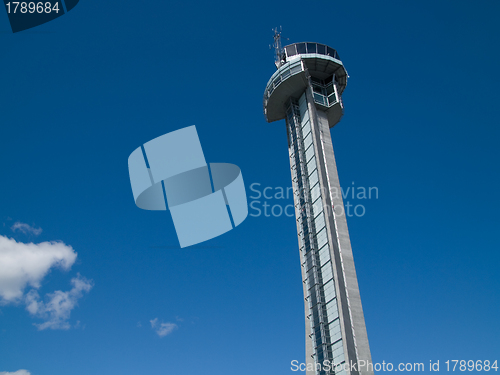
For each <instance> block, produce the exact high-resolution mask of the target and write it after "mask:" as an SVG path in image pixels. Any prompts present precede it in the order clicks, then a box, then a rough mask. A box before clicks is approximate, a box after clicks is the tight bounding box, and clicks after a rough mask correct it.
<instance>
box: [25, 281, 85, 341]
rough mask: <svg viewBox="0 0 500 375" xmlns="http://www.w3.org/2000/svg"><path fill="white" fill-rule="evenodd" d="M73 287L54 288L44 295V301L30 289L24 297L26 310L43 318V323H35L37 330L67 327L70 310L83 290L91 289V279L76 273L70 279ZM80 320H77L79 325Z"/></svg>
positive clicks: (68, 325)
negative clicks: (65, 290) (67, 289)
mask: <svg viewBox="0 0 500 375" xmlns="http://www.w3.org/2000/svg"><path fill="white" fill-rule="evenodd" d="M71 284H73V288H72V289H71V290H70V291H68V292H63V291H61V290H56V291H55V292H54V293H49V294H47V295H46V301H45V302H44V301H41V300H40V296H39V295H38V292H37V291H36V290H34V289H32V290H31V291H30V292H29V293H28V294H27V295H26V298H25V302H26V310H28V311H29V313H30V314H31V315H33V316H36V317H38V318H41V319H43V320H45V322H44V323H41V324H35V326H37V327H38V330H39V331H42V330H44V329H69V328H70V327H71V326H70V324H69V323H68V320H69V318H70V314H71V310H73V309H74V308H75V306H76V305H77V302H78V299H80V298H81V297H83V293H84V292H89V291H90V289H92V286H93V283H92V280H87V279H86V278H84V277H82V276H80V274H78V276H77V277H75V278H73V279H72V280H71ZM79 324H80V322H77V326H79Z"/></svg>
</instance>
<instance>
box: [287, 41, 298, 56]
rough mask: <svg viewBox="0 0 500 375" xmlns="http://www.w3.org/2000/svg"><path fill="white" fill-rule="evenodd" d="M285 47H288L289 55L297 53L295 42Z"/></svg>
mask: <svg viewBox="0 0 500 375" xmlns="http://www.w3.org/2000/svg"><path fill="white" fill-rule="evenodd" d="M285 49H286V54H287V56H294V55H296V54H297V50H296V49H295V44H293V45H291V46H287V47H285Z"/></svg>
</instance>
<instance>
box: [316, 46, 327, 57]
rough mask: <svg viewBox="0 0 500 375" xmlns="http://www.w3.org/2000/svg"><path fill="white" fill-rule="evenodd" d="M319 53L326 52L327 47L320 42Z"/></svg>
mask: <svg viewBox="0 0 500 375" xmlns="http://www.w3.org/2000/svg"><path fill="white" fill-rule="evenodd" d="M318 53H321V54H322V55H324V54H326V49H325V46H324V45H322V44H318Z"/></svg>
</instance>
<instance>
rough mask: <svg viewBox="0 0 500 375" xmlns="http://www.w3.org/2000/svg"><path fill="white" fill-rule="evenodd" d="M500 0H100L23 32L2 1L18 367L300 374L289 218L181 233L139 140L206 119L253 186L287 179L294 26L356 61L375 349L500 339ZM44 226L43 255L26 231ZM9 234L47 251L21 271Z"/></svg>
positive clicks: (6, 344)
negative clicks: (279, 79) (189, 240)
mask: <svg viewBox="0 0 500 375" xmlns="http://www.w3.org/2000/svg"><path fill="white" fill-rule="evenodd" d="M499 11H500V6H499V4H498V3H497V2H493V1H481V2H471V1H467V2H466V1H441V2H430V1H419V2H416V1H411V2H410V1H407V2H401V1H386V2H372V1H359V2H347V1H344V2H335V1H331V0H313V1H309V2H299V1H290V2H286V3H283V2H267V1H260V0H258V1H254V2H251V3H241V2H199V1H185V2H182V3H181V2H177V3H171V2H147V3H138V2H131V1H114V0H110V1H107V2H90V1H85V0H82V1H81V2H80V3H79V4H78V6H77V7H75V8H74V9H73V10H72V11H71V12H69V13H68V14H67V15H65V16H63V17H60V18H58V19H56V20H54V21H52V22H50V23H47V24H45V25H41V26H39V27H37V28H34V29H30V30H27V31H24V32H20V33H17V34H12V33H11V32H10V26H9V24H8V20H7V16H6V14H5V12H0V46H1V54H2V55H1V56H2V59H1V60H0V67H1V69H2V74H1V75H0V87H1V88H2V89H1V90H0V111H1V123H0V163H1V164H0V173H1V181H2V183H1V184H0V220H1V222H0V235H1V236H2V237H0V248H1V250H2V251H3V257H2V258H0V261H2V262H3V263H4V264H3V265H1V264H0V266H3V268H2V269H3V272H4V275H3V276H2V275H1V274H0V292H1V293H2V296H1V298H0V299H1V300H2V302H1V303H0V374H2V375H3V373H2V372H3V371H5V372H7V373H12V372H15V371H18V370H21V369H25V370H27V373H30V374H32V375H66V374H72V375H83V374H110V373H120V374H137V373H140V374H142V373H152V374H186V375H189V374H199V373H204V374H226V373H227V374H233V373H234V372H235V369H237V371H238V373H239V374H241V375H246V374H255V373H259V374H291V373H293V372H292V371H291V370H290V362H291V361H292V360H299V361H303V360H304V351H305V350H304V316H303V314H304V312H303V302H302V301H303V300H302V298H303V296H302V285H301V276H300V266H299V253H298V245H297V239H296V227H295V223H294V219H293V218H290V217H286V216H285V215H282V216H279V217H272V216H271V217H264V216H259V217H254V216H249V217H248V218H247V219H246V220H245V221H244V222H243V223H242V224H241V225H240V226H238V227H237V228H235V229H234V230H232V231H230V232H228V233H226V234H224V235H223V236H220V237H217V238H215V239H213V240H210V241H208V242H205V243H203V244H200V245H198V246H194V247H191V248H185V249H180V248H179V246H178V242H177V238H176V234H175V230H174V227H173V223H172V220H171V218H170V215H169V213H166V212H151V211H143V210H140V209H138V208H137V207H136V206H135V204H134V200H133V196H132V191H131V188H130V182H129V177H128V171H127V158H128V156H129V154H130V153H131V152H132V151H133V150H134V149H135V148H137V147H138V146H140V145H141V144H143V143H145V142H147V141H149V140H151V139H153V138H155V137H157V136H160V135H162V134H165V133H168V132H171V131H174V130H176V129H179V128H183V127H186V126H190V125H196V127H197V130H198V134H199V137H200V140H201V143H202V145H203V150H204V153H205V157H206V159H207V160H208V161H209V162H229V163H234V164H236V165H238V166H239V167H240V168H241V170H242V174H243V179H244V181H245V185H246V187H247V192H248V195H249V196H250V197H252V196H256V193H255V192H252V191H251V190H250V185H251V184H253V183H259V184H261V185H260V186H261V189H263V188H264V187H273V188H276V187H283V188H286V187H289V186H291V181H290V172H289V161H288V152H287V141H286V130H285V124H284V122H280V123H272V124H267V123H266V122H265V119H264V116H263V110H262V95H263V91H264V88H265V85H266V83H267V80H268V79H269V77H270V76H271V75H272V73H273V72H274V65H273V53H272V51H270V50H269V49H268V45H269V44H270V43H272V31H271V29H272V28H274V27H276V26H279V25H281V26H282V27H283V35H284V36H285V37H287V38H289V42H290V43H294V42H300V41H314V42H319V43H324V44H327V45H330V46H332V47H333V48H335V49H337V51H338V52H339V54H340V57H341V58H342V61H343V62H344V64H345V66H346V68H347V71H348V72H349V75H350V78H349V81H348V85H347V88H346V91H345V93H344V95H343V98H344V104H345V115H344V117H343V119H342V121H341V122H340V124H339V125H337V126H336V127H335V128H334V129H333V130H332V137H333V142H334V148H335V152H336V159H337V164H338V170H339V176H340V181H341V184H342V185H343V186H344V187H349V186H353V185H354V186H356V187H377V189H378V199H375V198H373V197H372V199H365V200H360V199H349V198H346V199H345V201H349V202H350V204H352V205H363V207H364V208H365V214H364V215H363V216H360V217H357V216H355V215H354V216H352V217H348V218H347V220H348V225H349V232H350V235H351V242H352V247H353V252H354V257H355V262H356V269H357V274H358V281H359V286H360V291H361V296H362V302H363V308H364V314H365V319H366V324H367V330H368V337H369V340H370V348H371V352H372V357H373V361H374V362H382V361H386V362H392V363H396V364H397V363H400V362H424V363H426V364H427V363H428V362H429V360H432V361H437V360H441V362H443V361H446V360H448V359H449V360H451V359H459V360H461V359H463V360H490V361H493V360H500V356H499V348H500V342H499V336H500V324H499V321H498V311H499V310H500V297H499V291H500V276H499V273H498V267H499V263H500V255H499V252H498V250H499V248H500V246H499V245H500V242H499V239H498V233H499V230H498V229H499V224H500V220H499V217H498V210H499V208H500V207H499V206H500V204H499V199H498V192H497V188H498V185H499V180H500V179H499V167H498V162H499V159H500V151H499V147H498V140H499V136H500V130H499V126H498V124H499V120H500V114H499V110H498V108H499V106H498V99H499V95H498V87H499V83H500V71H499V69H498V59H499V57H500V56H499V55H500V53H499V50H498V46H499V45H500V43H499V42H500V40H499V39H500V33H499V30H498V15H499ZM353 183H354V184H353ZM254 186H255V185H254ZM253 200H257V199H253V198H250V202H251V201H253ZM260 200H261V201H262V203H263V199H262V197H261V199H260ZM267 201H268V202H267V203H268V204H270V205H279V206H282V207H284V206H286V205H288V204H291V203H292V200H291V198H290V199H288V200H286V199H274V198H273V199H269V200H267ZM358 212H359V211H358ZM250 213H252V210H251V211H250ZM16 223H18V224H16ZM22 224H26V225H28V226H23V225H22ZM39 229H41V233H40V230H39ZM12 239H13V240H15V241H16V243H14V242H13V240H12ZM51 241H59V242H55V243H52V244H51V243H50V242H51ZM43 242H49V243H48V244H45V245H37V247H36V248H37V249H39V248H40V247H41V246H46V247H47V248H46V252H45V253H44V254H48V255H47V257H48V258H47V259H48V260H47V259H45V261H47V262H49V265H52V266H51V267H48V268H47V267H45V268H44V263H43V259H42V260H40V259H38V260H37V259H35V258H33V257H34V255H33V254H34V253H33V251H34V249H35V247H33V246H35V245H29V244H30V243H35V244H40V243H43ZM5 249H10V250H11V251H12V253H9V254H11V255H12V254H14V253H15V256H16V257H17V258H16V259H21V260H20V262H23V261H26V259H28V260H30V263H29V264H30V267H31V268H30V269H29V270H30V272H32V273H33V275H34V274H36V275H37V276H36V277H35V276H33V278H32V279H30V280H31V281H32V282H31V284H30V283H29V282H28V281H27V279H16V280H17V281H18V284H16V285H17V286H16V285H13V284H12V283H11V284H9V283H8V282H9V280H10V281H12V277H13V276H12V277H11V276H9V274H8V273H7V270H12V269H13V268H12V267H11V268H9V267H7V266H6V264H7V263H6V262H7V260H6V259H7V256H6V255H5V254H6V250H5ZM75 253H77V256H75ZM23 257H24V258H23ZM9 259H11V258H9ZM23 259H24V260H23ZM51 262H52V263H51ZM22 264H24V263H22ZM56 264H59V266H54V265H56ZM43 270H46V271H47V273H46V274H43V272H42V271H43ZM24 271H26V269H24ZM24 271H23V272H24ZM20 272H21V271H20ZM26 272H28V271H26ZM37 272H38V273H37ZM40 272H41V273H40ZM9 277H11V278H10V279H9ZM33 280H34V281H33ZM36 281H38V284H37V283H36ZM2 283H3V285H2ZM16 291H17V292H19V293H21V294H20V295H19V294H18V295H15V292H16ZM8 292H9V293H10V294H8ZM54 298H62V299H64V301H66V304H65V306H66V310H64V311H60V310H57V311H56V310H54V309H53V308H52V305H51V304H50V302H51V301H54ZM33 303H36V305H34V304H33ZM153 326H154V327H153ZM442 366H443V364H442ZM441 371H444V370H443V368H441ZM19 374H20V375H21V373H19ZM25 374H26V373H25Z"/></svg>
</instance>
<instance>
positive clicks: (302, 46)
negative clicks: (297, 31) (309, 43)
mask: <svg viewBox="0 0 500 375" xmlns="http://www.w3.org/2000/svg"><path fill="white" fill-rule="evenodd" d="M296 46H297V53H306V44H305V43H297V44H296Z"/></svg>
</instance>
